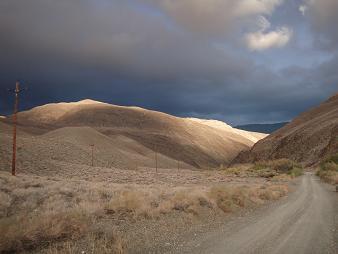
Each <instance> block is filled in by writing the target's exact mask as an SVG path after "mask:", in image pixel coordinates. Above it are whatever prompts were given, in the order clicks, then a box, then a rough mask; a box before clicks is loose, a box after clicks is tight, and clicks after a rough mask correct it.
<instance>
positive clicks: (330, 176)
mask: <svg viewBox="0 0 338 254" xmlns="http://www.w3.org/2000/svg"><path fill="white" fill-rule="evenodd" d="M317 175H318V176H319V177H320V178H321V179H322V180H324V181H325V182H327V183H331V184H338V153H336V154H334V155H331V156H329V157H327V158H325V159H324V160H323V161H322V162H321V163H320V166H319V170H318V171H317Z"/></svg>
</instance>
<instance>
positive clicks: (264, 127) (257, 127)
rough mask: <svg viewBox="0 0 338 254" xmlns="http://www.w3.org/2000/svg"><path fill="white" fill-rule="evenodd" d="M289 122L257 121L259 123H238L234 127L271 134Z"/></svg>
mask: <svg viewBox="0 0 338 254" xmlns="http://www.w3.org/2000/svg"><path fill="white" fill-rule="evenodd" d="M288 123H289V122H280V123H257V124H245V125H238V126H235V127H234V128H236V129H240V130H245V131H254V132H260V133H266V134H271V133H273V132H275V131H276V130H278V129H280V128H282V127H284V126H285V125H287V124H288Z"/></svg>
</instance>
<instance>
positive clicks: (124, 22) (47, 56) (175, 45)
mask: <svg viewBox="0 0 338 254" xmlns="http://www.w3.org/2000/svg"><path fill="white" fill-rule="evenodd" d="M337 24H338V1H337V0H284V1H283V0H1V1H0V34H1V39H0V74H1V75H0V114H9V113H10V112H11V110H12V101H13V95H12V94H9V93H8V92H7V90H6V89H7V88H12V87H13V86H14V84H15V81H16V80H17V79H19V80H20V81H21V82H22V85H23V86H24V87H28V88H29V90H27V91H25V92H24V93H23V94H22V102H21V105H20V109H21V110H23V109H27V108H31V107H34V106H37V105H41V104H45V103H48V102H60V101H78V100H81V99H84V98H91V99H95V100H99V101H104V102H108V103H112V104H118V105H137V106H141V107H145V108H148V109H154V110H159V111H163V112H166V113H170V114H174V115H177V116H195V117H200V118H209V119H210V118H212V119H220V120H223V121H225V122H228V123H230V124H233V125H235V124H245V123H264V122H279V121H286V120H290V119H292V118H293V117H295V116H296V115H298V114H299V113H300V112H302V111H305V110H307V109H308V108H309V107H312V106H315V105H316V104H318V103H320V102H321V101H322V100H325V99H326V98H328V97H329V96H331V95H332V94H334V93H337V92H338V28H337Z"/></svg>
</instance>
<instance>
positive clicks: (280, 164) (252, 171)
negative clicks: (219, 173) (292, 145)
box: [223, 159, 303, 179]
mask: <svg viewBox="0 0 338 254" xmlns="http://www.w3.org/2000/svg"><path fill="white" fill-rule="evenodd" d="M223 171H224V172H226V173H227V174H229V175H236V176H242V177H248V176H251V177H252V176H253V177H257V176H259V177H264V178H275V179H278V176H281V175H289V176H290V177H291V178H293V177H297V176H300V175H302V174H303V168H302V165H300V164H298V163H296V162H294V161H292V160H289V159H279V160H271V161H259V162H256V163H254V164H240V165H235V166H233V167H230V168H226V169H223Z"/></svg>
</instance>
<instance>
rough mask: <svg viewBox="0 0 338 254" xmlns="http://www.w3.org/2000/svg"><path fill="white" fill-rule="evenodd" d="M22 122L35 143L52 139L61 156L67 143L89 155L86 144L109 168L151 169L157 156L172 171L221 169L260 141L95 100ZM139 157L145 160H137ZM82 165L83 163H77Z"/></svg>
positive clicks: (45, 109)
mask: <svg viewBox="0 0 338 254" xmlns="http://www.w3.org/2000/svg"><path fill="white" fill-rule="evenodd" d="M18 119H19V125H20V127H21V128H22V129H24V130H25V131H27V132H30V133H32V134H34V135H35V139H34V140H39V141H41V142H42V143H43V144H41V145H44V144H45V143H44V142H46V139H48V138H49V139H52V140H50V141H48V142H47V143H50V144H54V145H55V144H58V145H60V146H61V147H59V148H57V149H56V148H55V150H57V151H59V150H60V151H62V145H64V142H67V144H68V145H69V144H71V146H72V147H73V148H72V149H73V150H74V151H77V152H78V153H80V154H85V153H84V152H81V151H82V150H83V149H84V150H85V151H88V145H89V144H95V145H96V146H97V147H98V149H100V151H102V152H100V154H101V155H100V156H102V158H101V159H100V160H101V161H102V162H103V161H104V163H108V161H111V157H112V156H113V157H116V158H120V159H119V160H117V161H119V163H118V164H116V165H115V164H114V166H116V167H121V168H129V167H130V166H131V165H136V164H138V165H141V166H149V165H150V164H151V165H152V166H153V165H154V160H153V159H154V153H155V151H157V152H158V154H159V156H160V157H159V159H160V160H161V165H162V167H174V163H176V161H177V160H178V161H181V162H182V165H186V166H187V167H188V165H189V167H196V168H201V167H218V166H219V165H220V164H227V163H228V162H230V161H231V160H232V159H233V158H234V157H235V156H236V155H237V154H238V153H239V152H240V151H243V150H247V149H249V148H250V147H251V146H252V145H253V144H254V143H255V141H256V139H259V138H260V137H261V136H260V135H259V134H257V133H254V134H252V135H251V134H250V133H249V132H243V131H238V130H235V129H233V128H231V127H230V128H228V129H227V128H223V129H222V128H216V127H213V126H210V125H208V124H204V123H200V122H197V121H194V120H191V119H186V118H179V117H174V116H171V115H168V114H164V113H161V112H156V111H151V110H146V109H142V108H138V107H121V106H115V105H110V104H106V103H101V102H96V101H92V100H84V101H80V102H74V103H57V104H47V105H44V106H40V107H36V108H33V109H32V110H28V111H25V112H21V113H19V117H18ZM7 121H9V119H7ZM0 131H1V130H0ZM36 134H39V135H38V136H36ZM58 145H56V146H58ZM37 146H38V147H39V145H37ZM46 147H47V150H48V145H47V146H46ZM99 147H101V148H99ZM32 149H33V150H34V149H35V148H32ZM70 150H71V149H70ZM53 153H56V154H57V152H56V151H53ZM42 154H44V153H42ZM140 154H141V155H142V156H143V157H142V158H140V157H138V156H141V155H140ZM46 156H47V155H46ZM48 156H49V157H50V155H48ZM48 156H47V157H48ZM62 156H63V157H64V159H62V160H64V161H71V160H74V158H73V155H67V154H63V155H62ZM62 156H61V157H62ZM53 157H58V156H53ZM61 157H60V156H59V157H58V158H59V159H60V158H61ZM68 157H69V158H68ZM87 157H88V156H87ZM108 157H109V158H108ZM67 158H68V159H67ZM72 158H73V159H72ZM60 160H61V159H60ZM81 161H82V162H84V161H85V160H84V159H83V160H79V161H78V162H77V163H82V162H81ZM115 161H116V160H115ZM84 164H88V161H86V163H84ZM161 165H160V166H161Z"/></svg>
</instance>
